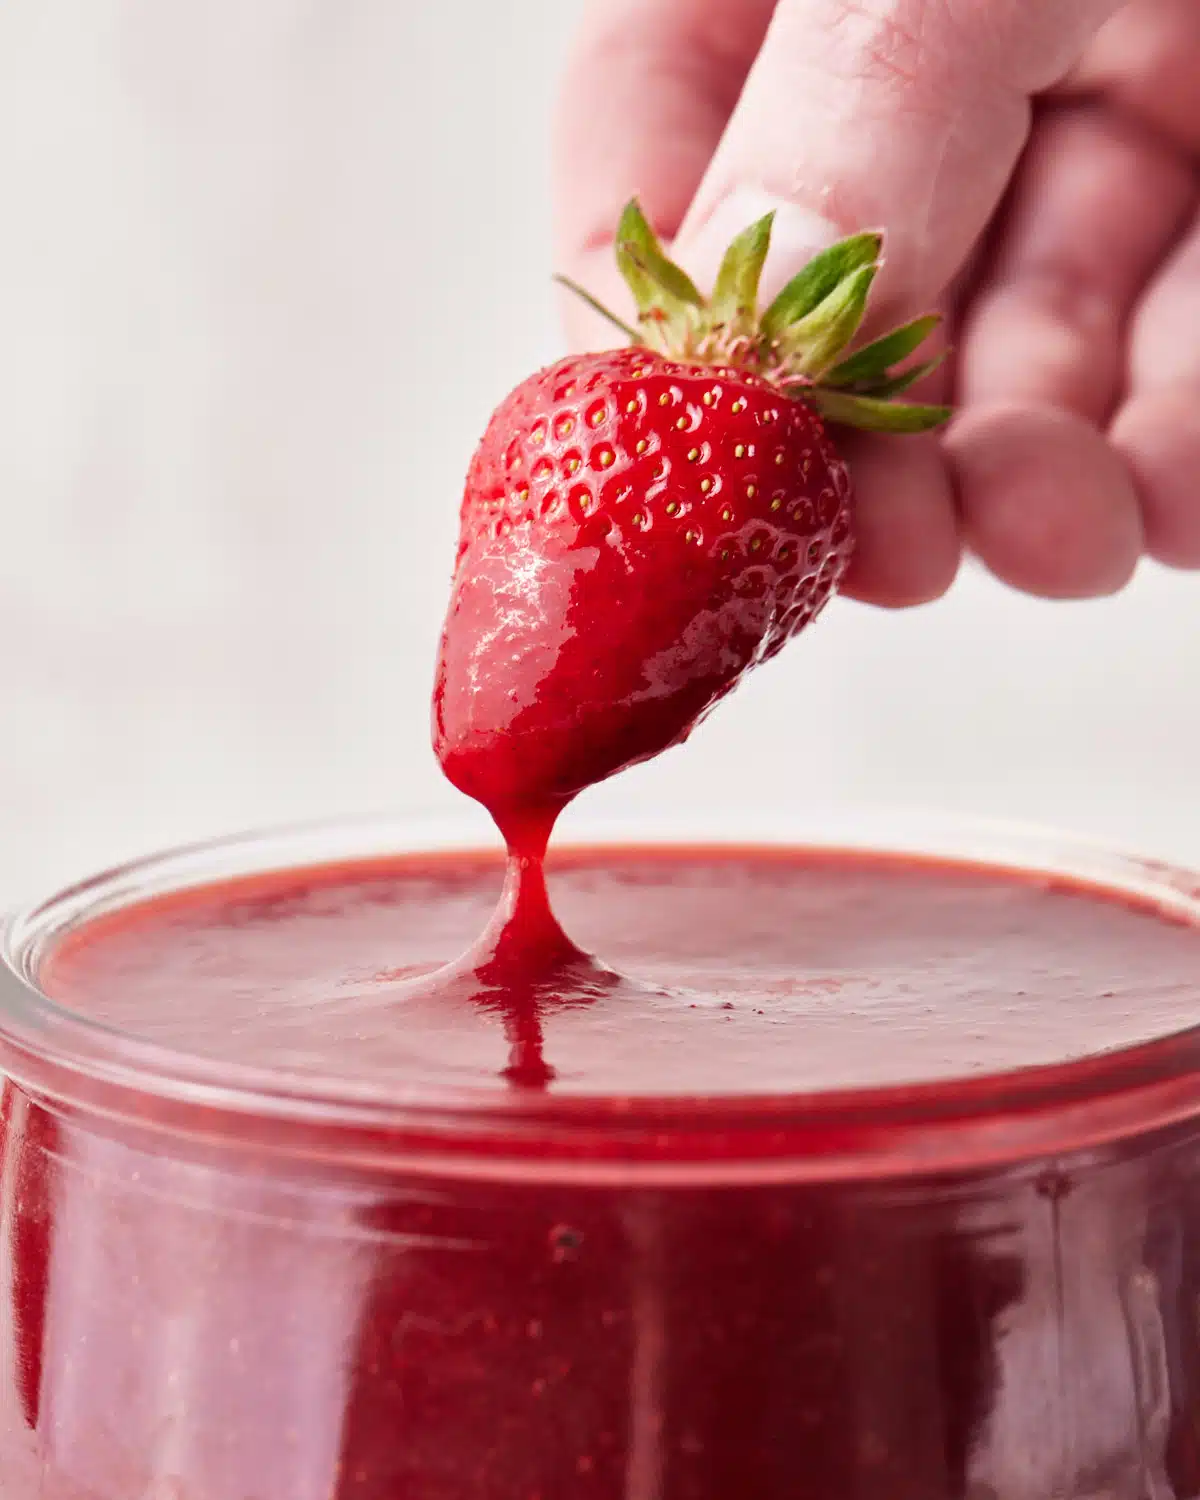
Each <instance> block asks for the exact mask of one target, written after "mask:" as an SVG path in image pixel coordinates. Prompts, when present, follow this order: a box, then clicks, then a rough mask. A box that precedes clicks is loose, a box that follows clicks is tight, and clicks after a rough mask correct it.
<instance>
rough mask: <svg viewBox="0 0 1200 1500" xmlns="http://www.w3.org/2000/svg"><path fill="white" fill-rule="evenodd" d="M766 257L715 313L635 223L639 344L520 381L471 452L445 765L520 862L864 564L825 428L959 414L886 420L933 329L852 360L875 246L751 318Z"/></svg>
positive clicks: (627, 252) (763, 249) (451, 638)
mask: <svg viewBox="0 0 1200 1500" xmlns="http://www.w3.org/2000/svg"><path fill="white" fill-rule="evenodd" d="M769 239H770V220H769V218H768V219H764V220H762V221H760V223H759V224H756V225H753V226H751V228H750V229H749V230H747V231H746V233H745V234H743V235H741V236H739V238H738V240H736V241H735V242H734V244H733V245H732V246H731V247H730V250H729V253H728V255H727V256H726V260H725V264H724V265H723V266H722V269H721V272H720V275H719V276H718V279H717V283H716V286H715V288H714V292H713V296H712V298H711V300H709V301H706V300H705V299H704V298H702V297H701V295H700V293H699V292H698V291H697V290H696V288H695V287H694V286H693V285H692V283H691V282H690V281H689V280H688V278H687V277H686V276H685V275H684V273H683V272H682V271H681V270H680V269H679V268H678V267H676V266H674V265H673V264H672V263H671V262H670V261H668V260H667V259H666V257H665V256H664V255H663V253H662V251H661V248H660V247H659V245H658V242H657V240H656V239H655V237H654V235H653V232H652V231H651V230H650V228H649V225H648V224H646V221H645V219H644V218H643V217H642V215H641V213H640V210H638V208H637V206H636V204H631V205H630V206H629V207H628V208H627V209H626V212H625V215H624V217H623V219H622V224H621V228H620V231H619V233H618V259H619V262H620V264H621V268H622V270H623V272H624V273H625V276H626V279H627V281H628V282H629V285H630V287H631V289H632V291H633V294H634V298H635V301H636V303H637V306H638V310H639V322H638V327H637V328H636V329H634V328H627V329H626V332H627V333H628V334H629V336H630V339H631V343H630V346H629V347H627V348H623V349H618V350H615V351H607V352H604V353H597V354H588V355H580V356H574V357H570V358H567V359H564V360H562V361H560V362H559V363H558V364H555V365H552V366H550V367H549V368H548V369H545V370H542V371H539V372H538V373H537V374H535V375H533V376H531V377H530V378H529V379H528V380H526V381H524V382H523V383H522V384H521V385H520V386H518V387H517V389H516V390H515V391H513V392H512V393H511V394H510V395H509V396H508V398H507V399H506V400H505V401H504V402H503V403H502V404H501V405H500V407H499V408H498V409H497V411H496V412H495V414H494V416H493V417H492V419H491V421H490V422H489V424H488V428H487V431H486V432H485V434H484V436H483V439H482V441H481V442H480V445H479V447H478V449H477V451H476V453H475V455H474V458H473V460H472V462H471V466H470V470H469V473H468V475H467V481H466V488H465V492H464V496H463V503H462V511H461V519H460V535H459V543H458V553H457V559H456V568H455V576H454V583H453V588H452V593H451V599H450V605H449V610H448V613H447V617H446V623H445V627H444V630H443V635H442V641H441V648H440V652H439V658H438V667H437V676H436V683H435V690H434V744H435V749H436V751H437V754H438V757H439V760H440V761H441V764H442V767H443V769H444V771H445V773H446V775H447V776H448V777H449V778H450V780H451V781H452V782H454V783H455V785H457V786H458V787H459V788H460V789H461V790H463V791H464V792H466V793H468V794H469V795H471V796H473V797H475V798H477V799H478V800H479V801H480V802H482V803H483V804H484V806H486V807H487V808H488V809H489V811H491V812H492V814H493V816H494V817H495V818H496V820H497V822H498V824H499V825H500V827H501V830H502V832H504V833H505V835H506V837H508V838H509V840H510V843H511V842H512V838H513V835H514V831H515V830H516V829H518V828H525V827H527V826H533V827H535V828H537V829H538V830H540V832H539V834H538V836H537V837H538V838H540V837H543V836H544V835H547V834H548V832H549V828H550V826H551V824H552V822H553V819H554V817H555V815H556V814H557V812H558V810H559V809H560V808H561V807H562V806H563V805H564V804H565V803H566V802H567V801H569V800H570V799H571V798H572V797H573V796H575V795H576V794H577V793H578V792H579V791H581V790H582V789H583V788H585V787H586V786H589V785H591V784H592V783H594V782H597V781H600V780H602V779H603V778H605V777H608V776H611V775H613V774H614V773H615V772H617V771H619V770H621V769H622V768H623V767H625V766H629V765H632V764H634V763H635V762H638V761H641V760H645V759H647V758H649V757H651V756H654V755H657V754H659V753H660V752H661V751H662V750H665V749H667V748H668V747H670V746H672V745H675V744H678V743H680V742H681V741H682V740H684V739H685V738H686V737H687V736H688V734H689V733H690V732H691V730H692V729H693V728H694V727H695V725H696V724H697V723H698V722H699V721H700V720H701V719H702V718H703V716H704V715H705V714H706V713H708V712H709V711H710V710H711V709H712V708H713V706H714V705H715V704H716V703H718V702H719V701H720V700H721V698H723V697H724V696H725V695H726V694H727V693H728V692H730V690H731V689H732V688H733V687H735V686H736V684H737V683H738V681H739V680H740V679H741V677H742V676H743V675H744V674H745V672H746V671H748V670H749V669H750V668H751V667H753V666H755V665H756V664H757V663H759V662H761V661H763V660H765V659H766V658H768V657H770V656H772V655H773V654H774V653H775V652H777V651H778V650H779V649H780V648H781V647H782V646H783V644H784V643H785V642H786V641H787V640H788V639H789V638H790V637H791V636H792V635H794V634H796V633H797V632H798V631H799V630H801V629H802V628H803V627H804V626H806V625H807V624H809V623H810V622H811V621H812V620H813V619H814V618H815V617H816V616H817V614H819V613H820V611H821V609H822V608H823V607H824V605H825V604H826V602H827V601H828V599H829V597H830V595H831V594H832V593H833V592H834V590H835V589H836V588H837V586H838V583H839V582H840V580H841V578H842V576H843V574H844V572H845V568H846V565H847V563H848V562H849V558H850V554H851V549H852V544H853V516H852V504H851V485H850V478H849V474H848V472H847V469H846V466H845V464H844V463H843V462H842V460H841V458H840V456H839V454H838V452H837V449H836V447H835V444H834V442H833V440H832V438H831V437H830V435H829V432H828V431H827V429H826V423H827V421H832V422H852V423H854V424H855V425H859V426H864V427H870V428H874V429H877V430H884V431H920V430H924V429H926V428H928V427H931V426H934V425H937V423H939V422H941V421H942V420H944V419H945V416H946V415H947V413H946V412H945V410H944V409H943V408H939V407H926V406H911V405H907V404H905V403H902V402H897V401H895V400H894V398H895V396H896V395H898V394H899V393H900V392H901V391H903V390H904V389H905V388H906V387H907V386H908V385H909V384H911V383H912V382H913V381H915V380H916V379H918V378H919V377H920V376H921V375H922V374H924V373H926V371H927V370H928V369H929V368H930V366H928V365H917V366H915V367H911V368H909V369H906V370H904V371H902V372H900V373H899V374H897V373H895V372H894V370H893V368H892V367H893V366H894V365H895V364H896V363H897V362H899V361H900V360H903V359H905V358H907V356H908V355H909V354H910V353H912V352H913V351H914V350H915V349H916V348H917V346H918V345H919V344H920V343H921V342H922V341H923V339H924V338H925V336H926V334H927V333H928V332H929V331H930V329H931V328H932V326H933V324H934V322H935V320H934V319H929V318H926V319H918V320H916V321H915V322H914V323H912V324H909V325H907V326H906V327H904V328H902V329H898V330H896V331H895V332H894V333H892V334H889V335H887V336H886V337H885V338H884V339H881V340H878V341H876V343H874V344H872V345H869V346H868V347H867V348H865V349H862V350H860V351H858V352H857V353H855V354H851V355H850V356H849V357H846V355H845V353H844V351H845V348H846V345H847V344H848V343H849V341H850V340H851V339H852V338H853V336H854V333H855V332H856V331H857V329H858V326H859V323H860V322H861V319H862V316H863V312H864V309H865V306H866V299H867V293H868V290H869V287H870V284H871V281H872V280H873V278H874V275H875V272H876V269H877V266H878V257H879V253H880V246H881V241H880V238H879V236H877V235H872V234H866V235H859V236H855V237H854V238H853V239H851V240H847V241H845V242H843V243H842V244H841V245H838V246H834V247H833V248H832V249H831V250H830V251H827V252H825V253H824V254H823V255H822V256H819V257H817V258H816V260H814V261H813V262H812V263H810V265H809V266H808V267H806V268H805V270H804V271H802V272H801V273H800V275H799V276H798V277H796V278H795V279H794V280H793V281H792V282H791V283H789V284H788V286H787V287H785V288H784V290H783V291H782V292H781V293H780V295H779V297H777V298H776V299H775V301H774V302H773V303H772V304H771V305H770V307H768V308H767V309H766V311H765V312H763V313H762V315H761V316H760V315H759V314H758V311H757V308H756V301H757V289H758V279H759V275H760V272H761V269H762V264H763V261H764V260H765V257H766V253H767V248H768V245H769ZM583 295H585V296H586V294H583ZM589 300H590V299H589ZM614 321H618V320H615V319H614ZM622 326H623V327H624V326H625V325H622ZM536 841H537V839H536V838H535V842H536Z"/></svg>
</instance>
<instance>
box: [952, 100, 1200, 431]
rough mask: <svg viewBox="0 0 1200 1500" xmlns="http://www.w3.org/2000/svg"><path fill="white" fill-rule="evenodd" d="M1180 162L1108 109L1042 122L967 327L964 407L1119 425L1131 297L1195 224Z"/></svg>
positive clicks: (1055, 115)
mask: <svg viewBox="0 0 1200 1500" xmlns="http://www.w3.org/2000/svg"><path fill="white" fill-rule="evenodd" d="M1193 186H1194V185H1193V178H1192V172H1191V169H1190V167H1189V166H1188V164H1187V163H1186V162H1185V161H1184V159H1183V157H1182V156H1180V155H1177V154H1176V153H1175V152H1174V151H1172V150H1171V149H1169V148H1167V147H1166V146H1164V145H1163V144H1162V142H1161V141H1160V140H1159V138H1158V137H1156V136H1152V135H1150V134H1149V133H1148V132H1146V131H1145V130H1144V129H1142V128H1141V127H1138V126H1135V125H1133V124H1131V123H1129V122H1127V121H1123V120H1121V119H1120V118H1119V117H1118V116H1116V115H1115V114H1114V113H1113V112H1111V111H1109V110H1106V109H1104V108H1103V107H1101V106H1099V105H1091V106H1087V105H1085V106H1074V107H1060V108H1057V109H1055V110H1053V111H1051V112H1049V113H1047V114H1045V115H1043V116H1042V117H1041V118H1040V119H1039V121H1038V124H1037V126H1036V128H1035V131H1034V134H1033V137H1032V139H1031V140H1030V144H1029V148H1028V150H1027V152H1026V154H1025V157H1024V159H1023V162H1022V165H1021V169H1020V172H1019V175H1018V178H1017V183H1016V186H1015V188H1014V191H1013V194H1012V198H1011V202H1010V205H1009V208H1008V212H1007V214H1006V216H1005V227H1004V230H1003V233H1002V238H1001V239H1000V241H999V243H998V245H997V248H996V251H995V255H994V259H993V261H992V264H991V266H990V268H989V269H988V271H987V273H986V281H985V284H984V286H983V287H982V289H981V290H980V291H979V292H978V293H977V295H976V297H975V299H974V303H973V306H972V308H971V311H970V314H969V316H968V319H967V323H966V327H965V331H964V336H963V343H962V349H961V353H960V357H959V365H958V371H959V397H960V399H961V400H962V401H964V402H974V401H992V400H999V399H1009V398H1010V399H1013V400H1029V401H1047V402H1049V403H1051V404H1052V405H1055V406H1063V407H1066V408H1067V409H1069V410H1071V411H1075V412H1078V413H1079V414H1080V415H1081V416H1084V417H1088V418H1090V419H1091V420H1093V421H1097V422H1105V421H1107V420H1108V418H1109V417H1110V416H1111V414H1112V411H1113V408H1114V406H1115V404H1116V401H1117V398H1118V396H1119V394H1120V390H1121V385H1122V381H1123V376H1124V336H1125V328H1126V324H1127V320H1128V318H1129V314H1130V310H1131V308H1132V306H1133V303H1134V300H1135V298H1136V297H1137V296H1138V294H1139V293H1140V292H1141V290H1142V288H1143V286H1144V285H1145V283H1146V281H1147V279H1148V278H1149V276H1150V275H1151V273H1152V271H1153V270H1154V268H1155V267H1156V266H1157V265H1158V263H1159V262H1160V260H1161V259H1162V257H1163V256H1164V255H1165V254H1166V252H1167V250H1168V248H1169V247H1170V245H1171V244H1172V243H1173V242H1174V240H1175V238H1176V236H1177V235H1178V233H1179V231H1180V229H1181V228H1182V227H1183V225H1184V224H1185V222H1186V220H1187V216H1188V213H1189V210H1190V207H1191V202H1192V196H1193Z"/></svg>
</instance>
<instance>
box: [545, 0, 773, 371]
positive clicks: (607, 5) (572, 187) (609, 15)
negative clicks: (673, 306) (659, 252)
mask: <svg viewBox="0 0 1200 1500" xmlns="http://www.w3.org/2000/svg"><path fill="white" fill-rule="evenodd" d="M773 4H774V0H739V3H738V4H736V5H729V4H728V3H726V0H596V3H594V4H593V5H592V6H591V7H590V8H589V11H588V14H587V17H586V19H585V23H584V26H583V28H582V30H581V32H580V35H579V37H578V40H577V42H576V45H575V47H574V50H573V54H572V57H571V59H570V61H569V63H568V66H567V69H566V73H565V76H564V79H563V84H562V88H561V91H560V97H559V101H558V106H557V109H556V114H555V125H554V142H555V153H554V154H555V160H554V193H555V210H556V256H557V260H558V269H559V270H562V271H566V272H568V273H569V274H571V275H572V276H574V277H575V278H576V279H578V280H579V281H581V282H582V283H583V284H584V285H585V286H587V287H588V289H589V290H590V291H591V292H592V293H593V294H594V295H596V296H599V297H600V298H601V299H602V300H603V301H605V302H606V303H609V304H610V305H612V306H613V307H614V309H627V306H628V303H627V295H628V294H627V293H626V291H625V288H624V286H623V284H621V283H620V279H619V277H617V275H616V272H615V269H614V268H613V265H612V250H611V245H612V237H613V231H614V229H615V228H616V224H617V219H618V218H619V216H620V212H621V209H622V207H623V205H624V204H625V203H626V202H627V201H628V200H629V198H631V197H633V196H635V195H636V196H637V197H638V199H639V200H640V202H641V205H642V208H643V209H644V210H645V212H646V214H647V216H648V218H649V219H650V221H651V222H652V223H653V225H654V227H655V228H656V230H657V231H658V232H659V234H660V235H661V236H662V237H663V238H664V239H665V240H667V241H670V240H671V239H672V238H673V237H674V235H675V232H676V230H677V229H678V228H679V225H680V223H681V222H682V220H683V217H684V214H685V213H686V211H687V207H688V204H689V203H690V202H691V200H692V196H693V194H694V193H695V191H696V188H697V187H698V185H699V183H700V180H701V178H702V177H703V175H704V172H705V170H706V168H707V167H708V163H709V161H710V159H711V157H712V154H713V151H714V150H715V149H716V146H717V142H718V141H719V140H720V138H721V132H722V131H723V130H724V129H725V125H726V123H727V121H728V119H729V115H730V112H731V111H732V109H733V106H734V104H735V102H736V100H737V97H738V94H739V92H740V90H741V88H742V84H743V83H744V81H745V77H746V73H747V70H748V69H749V67H750V64H751V62H752V61H753V59H754V56H755V53H756V52H757V51H758V48H759V45H760V44H761V42H762V38H763V35H764V34H765V32H766V28H767V22H768V20H769V18H770V14H771V10H772V8H773ZM741 227H743V228H744V227H745V226H744V225H743V226H741ZM564 312H565V313H566V315H567V317H568V324H569V327H570V329H571V332H572V335H573V339H574V341H575V342H581V341H582V342H585V343H588V342H590V343H591V344H593V346H595V345H596V343H597V341H598V343H599V344H600V345H603V344H604V343H611V342H612V330H611V328H609V327H608V325H606V324H604V323H603V322H602V321H600V320H599V319H597V318H595V316H594V315H593V314H591V313H589V312H588V311H587V309H586V308H581V307H580V306H579V305H578V304H575V303H571V302H565V303H564Z"/></svg>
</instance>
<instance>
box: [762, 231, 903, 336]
mask: <svg viewBox="0 0 1200 1500" xmlns="http://www.w3.org/2000/svg"><path fill="white" fill-rule="evenodd" d="M882 248H883V236H882V235H880V234H876V233H874V232H870V233H867V234H855V235H851V237H850V238H849V239H847V240H841V241H840V242H839V243H838V244H836V245H831V246H830V247H829V249H828V250H822V251H821V253H820V254H819V255H816V256H814V257H813V259H812V260H810V261H809V263H808V264H807V265H806V266H805V267H804V269H803V270H802V271H801V272H799V273H798V274H797V275H796V276H793V277H792V279H791V281H789V282H788V284H787V285H786V286H785V287H784V288H783V290H782V291H781V292H780V293H779V295H778V296H777V297H776V298H775V300H774V302H772V303H771V305H770V307H768V308H767V310H766V312H765V313H763V315H762V319H761V322H760V324H759V327H760V328H761V330H762V332H763V335H764V336H765V337H766V338H767V339H768V341H770V340H773V339H776V338H778V337H779V335H780V334H781V333H782V332H783V331H784V329H785V328H788V327H789V326H790V325H791V324H793V323H796V322H798V321H799V320H800V319H801V318H806V317H807V316H808V315H809V314H810V313H811V312H813V311H814V309H816V308H817V307H818V306H819V305H820V304H821V303H822V302H824V301H825V299H826V298H827V297H828V296H830V295H831V294H832V293H833V291H834V290H835V289H836V288H837V286H838V285H839V284H840V283H841V282H843V281H845V280H846V278H847V277H848V276H852V275H853V274H854V273H855V272H856V271H858V270H860V269H861V268H862V267H864V266H869V265H873V264H874V263H875V262H876V261H878V259H879V252H880V251H881V250H882Z"/></svg>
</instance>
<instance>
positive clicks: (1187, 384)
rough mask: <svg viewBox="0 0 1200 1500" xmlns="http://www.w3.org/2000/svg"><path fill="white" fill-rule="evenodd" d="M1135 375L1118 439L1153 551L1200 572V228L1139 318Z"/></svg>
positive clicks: (1133, 348)
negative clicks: (1135, 485) (1135, 490)
mask: <svg viewBox="0 0 1200 1500" xmlns="http://www.w3.org/2000/svg"><path fill="white" fill-rule="evenodd" d="M1130 369H1131V392H1130V396H1129V399H1128V401H1127V402H1126V404H1125V406H1124V408H1123V409H1122V410H1121V411H1120V412H1119V413H1118V414H1117V417H1116V420H1115V421H1114V423H1113V426H1112V433H1111V437H1112V442H1113V444H1114V446H1115V447H1116V448H1117V449H1118V450H1119V451H1120V452H1121V453H1122V454H1123V455H1124V457H1125V459H1126V462H1127V463H1128V465H1129V468H1130V471H1131V472H1132V474H1133V477H1134V481H1135V483H1136V484H1137V488H1138V493H1139V496H1140V498H1141V502H1142V519H1143V526H1144V529H1145V533H1146V549H1147V551H1148V552H1149V553H1150V554H1151V556H1152V557H1156V558H1158V560H1159V561H1160V562H1164V563H1167V564H1169V565H1171V566H1173V567H1183V568H1196V567H1200V481H1198V479H1197V476H1198V475H1200V220H1198V221H1197V223H1196V225H1195V227H1194V228H1193V230H1192V232H1191V234H1190V235H1189V236H1188V237H1187V239H1186V240H1185V241H1184V243H1183V245H1182V246H1181V248H1180V249H1179V251H1178V252H1177V253H1176V255H1175V256H1174V257H1173V258H1172V259H1171V261H1170V262H1169V263H1168V264H1167V266H1166V267H1165V268H1164V269H1163V271H1162V273H1161V275H1160V276H1159V277H1158V278H1157V279H1156V281H1155V282H1154V283H1153V285H1152V286H1151V287H1150V288H1149V290H1148V291H1147V293H1146V297H1145V299H1144V301H1143V303H1142V305H1141V307H1140V309H1139V310H1138V313H1137V315H1136V318H1135V320H1134V325H1133V331H1132V338H1131V344H1130Z"/></svg>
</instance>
